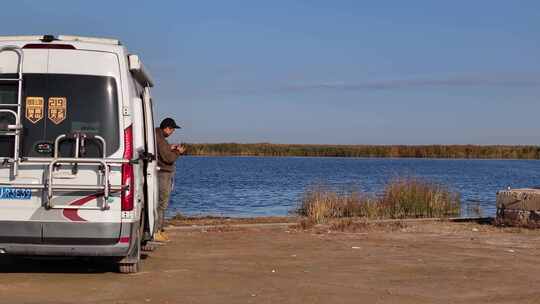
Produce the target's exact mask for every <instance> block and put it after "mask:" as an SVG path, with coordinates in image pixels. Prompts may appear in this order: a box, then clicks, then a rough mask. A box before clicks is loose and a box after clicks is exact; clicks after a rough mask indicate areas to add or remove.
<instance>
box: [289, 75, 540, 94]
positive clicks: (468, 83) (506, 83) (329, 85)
mask: <svg viewBox="0 0 540 304" xmlns="http://www.w3.org/2000/svg"><path fill="white" fill-rule="evenodd" d="M480 86H493V87H536V86H540V75H524V76H519V75H518V76H502V77H501V76H498V77H482V76H479V77H455V78H446V79H443V78H441V79H436V78H431V79H429V78H425V79H421V78H418V79H394V80H374V81H362V82H355V83H347V82H321V83H311V84H310V83H308V84H291V85H287V86H284V87H282V88H281V89H280V90H282V91H308V90H343V91H349V90H350V91H359V90H394V89H404V88H416V87H480Z"/></svg>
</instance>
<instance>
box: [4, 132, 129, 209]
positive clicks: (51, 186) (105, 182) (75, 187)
mask: <svg viewBox="0 0 540 304" xmlns="http://www.w3.org/2000/svg"><path fill="white" fill-rule="evenodd" d="M63 140H75V152H74V154H75V155H74V157H60V156H59V144H60V142H62V141H63ZM86 140H97V141H99V142H101V150H102V151H101V156H102V157H101V158H81V157H80V153H79V152H80V150H81V147H82V146H84V144H85V141H86ZM106 148H107V146H106V142H105V139H104V138H103V137H101V136H97V135H89V134H86V133H80V132H75V133H71V134H61V135H59V136H58V137H57V138H56V139H55V147H54V155H53V158H46V157H29V158H24V159H21V161H20V163H19V165H46V166H47V169H48V172H47V180H46V181H45V182H44V183H42V184H23V183H0V187H2V186H6V187H10V188H25V189H35V190H43V191H45V192H46V195H47V201H46V204H45V207H46V208H47V209H86V210H108V209H109V203H108V199H109V197H110V194H111V192H118V191H125V190H128V187H129V186H128V185H122V184H120V185H112V184H111V181H110V179H109V174H110V172H111V167H121V166H122V165H123V164H126V163H129V162H130V161H131V160H129V159H118V158H106V157H105V156H106V151H107V150H106ZM61 164H71V165H72V166H98V167H99V169H98V170H99V172H100V173H101V174H102V176H103V179H102V183H101V184H99V181H98V184H96V185H84V184H65V183H64V184H57V183H55V182H54V171H55V170H57V169H58V167H59V166H60V165H61ZM72 172H73V171H72ZM73 174H74V175H75V174H77V172H73ZM55 191H57V192H63V191H100V194H101V193H103V205H102V206H95V207H92V206H74V205H54V204H53V202H52V197H53V195H54V192H55ZM44 195H45V193H44Z"/></svg>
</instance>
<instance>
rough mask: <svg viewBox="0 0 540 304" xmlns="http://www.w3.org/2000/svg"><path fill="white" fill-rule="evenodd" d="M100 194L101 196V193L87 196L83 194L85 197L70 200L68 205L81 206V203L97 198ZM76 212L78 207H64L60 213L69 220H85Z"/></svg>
mask: <svg viewBox="0 0 540 304" xmlns="http://www.w3.org/2000/svg"><path fill="white" fill-rule="evenodd" d="M100 196H103V193H96V194H92V195H89V196H85V197H83V198H81V199H78V200H76V201H73V202H71V203H70V204H69V205H70V206H82V205H84V204H86V203H88V202H89V201H92V200H95V199H96V198H98V197H100ZM78 212H79V210H78V209H64V211H63V212H62V213H63V214H64V216H65V217H66V218H67V219H69V220H70V221H73V222H86V220H85V219H83V218H82V217H80V216H79V213H78Z"/></svg>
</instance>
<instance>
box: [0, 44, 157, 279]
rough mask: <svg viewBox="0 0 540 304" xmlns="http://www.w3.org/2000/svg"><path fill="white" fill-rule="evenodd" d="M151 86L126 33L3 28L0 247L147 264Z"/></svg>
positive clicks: (152, 206)
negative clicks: (7, 31)
mask: <svg viewBox="0 0 540 304" xmlns="http://www.w3.org/2000/svg"><path fill="white" fill-rule="evenodd" d="M152 86H153V83H152V79H151V78H150V76H149V74H148V73H147V72H146V71H145V69H144V67H143V65H142V63H141V61H140V59H139V57H138V56H137V55H133V54H130V53H129V52H128V50H127V49H126V48H125V47H124V46H123V45H122V44H121V43H120V42H119V41H118V40H114V39H105V38H90V37H78V36H58V37H55V36H52V35H45V36H3V37H0V254H13V255H51V256H103V257H114V259H115V262H117V263H118V265H119V270H120V272H136V271H138V269H139V265H140V250H141V246H144V245H145V242H147V241H149V240H150V239H151V237H152V235H153V230H154V218H155V215H156V213H157V211H156V206H157V176H156V173H157V169H158V168H157V165H156V160H155V159H156V158H155V155H156V146H155V141H154V127H153V126H154V122H153V116H152V98H151V96H150V87H152Z"/></svg>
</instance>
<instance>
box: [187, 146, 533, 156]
mask: <svg viewBox="0 0 540 304" xmlns="http://www.w3.org/2000/svg"><path fill="white" fill-rule="evenodd" d="M186 145H187V155H192V156H270V157H357V158H435V159H530V160H533V159H540V146H534V145H310V144H272V143H253V144H242V143H211V144H210V143H191V144H186Z"/></svg>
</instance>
